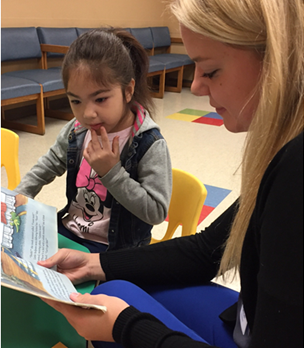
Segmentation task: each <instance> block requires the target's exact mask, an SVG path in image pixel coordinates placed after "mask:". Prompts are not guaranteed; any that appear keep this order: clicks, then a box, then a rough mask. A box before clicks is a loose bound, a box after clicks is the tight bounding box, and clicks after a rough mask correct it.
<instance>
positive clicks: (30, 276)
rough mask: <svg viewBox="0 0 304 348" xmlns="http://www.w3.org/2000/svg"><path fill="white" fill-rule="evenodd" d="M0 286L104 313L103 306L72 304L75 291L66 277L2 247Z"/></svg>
mask: <svg viewBox="0 0 304 348" xmlns="http://www.w3.org/2000/svg"><path fill="white" fill-rule="evenodd" d="M1 285H2V286H6V287H8V288H11V289H14V290H18V291H22V292H25V293H28V294H31V295H35V296H38V297H44V298H49V299H52V300H56V301H60V302H64V303H67V304H71V305H76V306H81V307H86V308H87V307H88V308H95V309H99V310H102V311H103V312H105V311H106V308H105V307H103V306H98V305H91V304H79V303H75V302H73V301H72V300H71V299H70V294H71V293H72V292H77V290H76V289H75V287H74V285H73V284H72V282H71V281H70V280H69V279H68V277H66V276H65V275H64V274H61V273H58V272H56V271H54V270H52V269H48V268H45V267H42V266H39V265H37V264H33V263H31V262H29V261H27V260H24V259H22V258H20V257H17V256H15V255H14V254H12V252H11V251H10V250H9V249H6V248H4V247H3V246H2V247H1Z"/></svg>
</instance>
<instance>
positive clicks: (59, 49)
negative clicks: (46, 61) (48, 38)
mask: <svg viewBox="0 0 304 348" xmlns="http://www.w3.org/2000/svg"><path fill="white" fill-rule="evenodd" d="M40 48H41V52H46V53H47V52H52V53H61V54H66V53H67V51H68V49H69V46H60V45H49V44H40Z"/></svg>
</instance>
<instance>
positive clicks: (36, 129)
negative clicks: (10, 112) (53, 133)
mask: <svg viewBox="0 0 304 348" xmlns="http://www.w3.org/2000/svg"><path fill="white" fill-rule="evenodd" d="M27 100H36V113H37V126H33V125H30V124H24V123H21V122H17V121H10V120H7V119H6V118H5V115H4V109H3V106H5V105H13V104H17V103H21V102H23V101H27ZM1 104H2V105H1V106H2V110H1V119H2V120H1V121H2V122H1V123H2V127H5V128H8V129H16V130H21V131H23V132H29V133H34V134H39V135H43V134H44V133H45V120H44V105H43V92H42V87H41V91H40V93H39V94H35V95H31V96H28V97H20V98H12V99H9V100H3V101H2V102H1Z"/></svg>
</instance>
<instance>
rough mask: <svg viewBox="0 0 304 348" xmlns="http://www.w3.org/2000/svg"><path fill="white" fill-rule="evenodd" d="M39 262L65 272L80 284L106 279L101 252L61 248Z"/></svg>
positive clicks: (72, 280) (73, 281)
mask: <svg viewBox="0 0 304 348" xmlns="http://www.w3.org/2000/svg"><path fill="white" fill-rule="evenodd" d="M38 264H39V265H41V266H43V267H46V268H51V267H53V266H55V265H57V271H58V272H60V273H62V274H65V275H66V276H67V277H68V278H69V279H70V280H71V282H72V283H74V284H80V283H83V282H86V281H88V280H102V281H104V280H106V279H105V278H106V277H105V274H104V271H103V270H102V268H101V265H100V261H99V254H90V253H85V252H82V251H78V250H72V249H60V250H59V251H58V252H57V253H56V254H55V255H53V256H52V257H50V258H49V259H47V260H45V261H38Z"/></svg>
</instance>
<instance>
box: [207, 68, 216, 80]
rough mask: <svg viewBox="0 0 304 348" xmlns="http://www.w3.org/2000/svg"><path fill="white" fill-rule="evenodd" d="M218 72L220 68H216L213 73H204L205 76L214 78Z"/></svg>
mask: <svg viewBox="0 0 304 348" xmlns="http://www.w3.org/2000/svg"><path fill="white" fill-rule="evenodd" d="M217 72H218V70H214V71H212V72H211V73H204V74H203V77H206V78H208V79H212V78H213V77H214V75H215V74H216V73H217Z"/></svg>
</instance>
